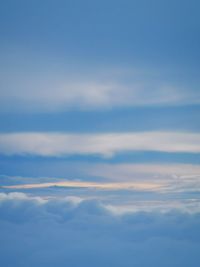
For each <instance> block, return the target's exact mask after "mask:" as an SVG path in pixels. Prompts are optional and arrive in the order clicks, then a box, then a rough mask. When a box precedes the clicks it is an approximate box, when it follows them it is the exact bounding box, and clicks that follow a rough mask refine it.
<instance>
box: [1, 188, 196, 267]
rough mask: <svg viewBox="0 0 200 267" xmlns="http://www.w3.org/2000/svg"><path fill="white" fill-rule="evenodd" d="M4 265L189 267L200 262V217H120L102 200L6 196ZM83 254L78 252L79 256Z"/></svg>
mask: <svg viewBox="0 0 200 267" xmlns="http://www.w3.org/2000/svg"><path fill="white" fill-rule="evenodd" d="M0 213H1V219H0V233H1V243H2V244H3V246H0V256H1V264H2V266H13V265H14V266H16V267H25V266H30V267H32V266H38V267H40V266H41V267H43V266H49V267H51V266H52V267H53V266H55V265H58V266H60V267H62V266H63V267H64V266H66V265H67V266H75V267H81V266H88V267H92V266H96V267H102V266H105V267H107V266H116V267H132V266H137V267H146V266H152V267H153V266H163V267H168V266H173V267H178V266H183V267H196V266H197V263H198V262H199V261H200V256H199V245H200V231H199V224H200V216H199V214H197V213H196V214H187V213H181V212H179V211H171V212H169V213H166V214H165V213H164V214H163V213H156V212H149V213H145V212H136V213H128V214H125V215H123V216H117V215H115V214H113V213H111V212H110V211H109V210H108V209H107V208H106V207H104V206H103V205H102V204H101V203H98V202H96V201H94V200H93V201H88V200H87V201H86V200H85V201H82V200H81V199H77V198H74V199H73V198H71V199H70V198H64V199H57V200H56V199H53V200H51V199H49V200H48V199H42V198H41V197H31V196H28V195H25V194H22V193H11V194H0ZM77 255H78V256H77Z"/></svg>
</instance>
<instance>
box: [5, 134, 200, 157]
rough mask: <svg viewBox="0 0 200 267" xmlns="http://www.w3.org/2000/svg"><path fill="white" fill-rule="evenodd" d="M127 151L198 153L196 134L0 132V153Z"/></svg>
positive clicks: (104, 153)
mask: <svg viewBox="0 0 200 267" xmlns="http://www.w3.org/2000/svg"><path fill="white" fill-rule="evenodd" d="M128 151H163V152H188V153H199V152H200V135H199V134H197V133H181V132H180V133H179V132H137V133H106V134H67V133H37V132H35V133H7V134H0V153H1V154H5V155H16V154H19V155H20V154H30V155H38V156H64V155H100V156H104V157H110V156H113V155H114V154H116V153H120V152H128Z"/></svg>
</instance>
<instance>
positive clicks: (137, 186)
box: [1, 181, 162, 191]
mask: <svg viewBox="0 0 200 267" xmlns="http://www.w3.org/2000/svg"><path fill="white" fill-rule="evenodd" d="M55 186H56V187H67V188H70V187H73V188H88V189H89V188H92V189H102V190H106V189H107V190H123V189H129V190H142V191H146V190H147V191H148V190H150V191H151V190H157V189H159V188H160V187H161V186H162V184H158V183H136V182H135V183H128V182H126V183H97V182H76V181H75V182H74V181H64V182H55V183H39V184H22V185H11V186H2V187H1V188H4V189H34V188H36V189H38V188H48V187H55Z"/></svg>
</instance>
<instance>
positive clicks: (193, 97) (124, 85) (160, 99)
mask: <svg viewBox="0 0 200 267" xmlns="http://www.w3.org/2000/svg"><path fill="white" fill-rule="evenodd" d="M30 61H31V62H34V59H31V60H30ZM34 64H35V63H32V64H30V63H29V64H27V65H26V64H25V65H24V66H23V67H22V68H19V67H13V65H16V62H15V64H14V63H13V64H12V65H11V66H9V67H8V66H7V65H5V68H4V71H3V72H2V77H0V78H1V87H2V90H1V92H0V99H1V100H0V110H1V111H8V109H9V111H10V109H11V110H14V111H31V112H57V111H63V110H69V109H89V110H91V109H100V110H101V109H105V108H108V109H110V108H114V107H124V106H129V107H134V106H154V105H156V106H162V105H163V106H168V105H175V106H177V105H187V104H199V103H200V93H199V91H198V90H196V86H194V85H191V84H190V85H188V82H187V83H180V82H177V80H176V79H174V77H173V76H174V75H170V74H169V73H167V74H165V75H163V73H162V71H161V70H158V69H157V70H152V69H150V70H147V69H145V68H144V69H141V68H135V69H134V68H132V69H126V68H125V69H117V68H116V67H115V68H113V69H112V68H107V69H106V70H103V71H102V70H98V69H96V68H94V69H92V68H89V69H87V70H86V71H85V72H84V71H80V70H79V69H78V68H77V70H76V71H74V73H71V72H69V70H68V68H66V67H62V68H61V69H59V70H58V69H55V68H52V66H40V65H38V63H37V64H36V65H37V66H34ZM169 76H170V78H169ZM171 76H172V77H171Z"/></svg>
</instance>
